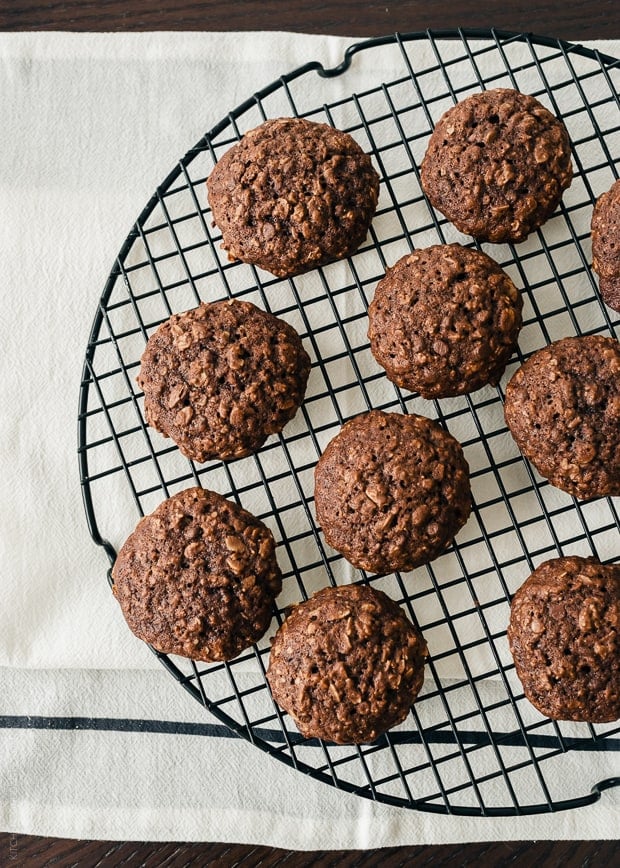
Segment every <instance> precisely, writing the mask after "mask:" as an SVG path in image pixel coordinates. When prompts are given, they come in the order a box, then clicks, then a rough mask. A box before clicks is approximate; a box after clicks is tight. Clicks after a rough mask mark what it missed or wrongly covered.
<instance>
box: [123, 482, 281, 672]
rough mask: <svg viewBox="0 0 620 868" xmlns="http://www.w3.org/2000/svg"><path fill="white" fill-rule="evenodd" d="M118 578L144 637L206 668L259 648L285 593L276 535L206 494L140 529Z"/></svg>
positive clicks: (182, 497)
mask: <svg viewBox="0 0 620 868" xmlns="http://www.w3.org/2000/svg"><path fill="white" fill-rule="evenodd" d="M112 578H113V579H114V585H113V592H114V596H115V597H116V599H117V600H118V602H119V604H120V606H121V609H122V611H123V615H124V616H125V620H126V621H127V624H128V626H129V628H130V629H131V631H132V632H133V633H134V634H135V635H136V636H138V638H140V639H143V640H144V641H145V642H149V643H150V644H151V645H152V646H153V647H154V648H155V649H156V650H157V651H161V652H162V653H165V654H179V655H181V656H182V657H189V658H192V659H194V660H203V661H206V662H210V661H216V660H231V659H233V658H234V657H236V656H237V655H238V654H240V653H241V652H242V651H244V650H245V649H246V648H248V647H249V646H250V645H252V644H253V643H254V642H257V641H258V639H260V637H261V636H262V635H263V634H264V632H265V631H266V629H267V627H268V626H269V622H270V621H271V617H272V614H273V602H274V600H275V598H276V596H277V595H278V594H279V593H280V589H281V587H282V576H281V572H280V568H279V566H278V563H277V560H276V556H275V541H274V538H273V534H272V533H271V531H270V530H269V528H268V527H266V525H264V524H263V522H261V521H260V520H259V519H258V518H256V517H255V516H253V515H252V514H251V513H249V512H247V510H245V509H242V508H241V507H240V506H238V505H237V504H236V503H233V502H231V501H229V500H227V499H226V498H224V497H222V496H221V495H220V494H216V493H215V492H213V491H208V490H206V489H203V488H199V487H195V488H189V489H186V490H185V491H181V492H179V493H177V494H175V495H173V496H172V497H170V498H168V499H167V500H165V501H164V502H163V503H161V504H160V505H159V506H158V507H157V509H155V510H154V512H152V513H151V514H150V515H147V516H145V517H144V518H142V519H141V520H140V521H139V522H138V524H137V526H136V528H135V530H134V531H133V533H132V534H130V536H129V537H128V538H127V540H126V542H125V543H124V545H123V546H122V548H121V550H120V551H119V553H118V557H117V558H116V561H115V563H114V567H113V569H112Z"/></svg>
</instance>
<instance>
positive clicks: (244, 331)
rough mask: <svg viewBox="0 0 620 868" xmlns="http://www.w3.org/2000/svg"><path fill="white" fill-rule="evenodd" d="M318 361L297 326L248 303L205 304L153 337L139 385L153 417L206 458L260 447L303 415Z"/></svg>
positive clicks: (190, 453)
mask: <svg viewBox="0 0 620 868" xmlns="http://www.w3.org/2000/svg"><path fill="white" fill-rule="evenodd" d="M309 372H310V359H309V356H308V354H307V353H306V351H305V350H304V348H303V345H302V342H301V339H300V337H299V335H298V334H297V332H296V331H295V329H294V328H293V327H292V326H291V325H289V323H287V322H285V321H284V320H282V319H280V318H278V317H275V316H273V315H272V314H270V313H267V312H266V311H263V310H261V309H260V308H258V307H256V306H255V305H253V304H251V303H250V302H247V301H239V300H235V301H219V302H210V303H204V304H201V305H200V306H199V307H197V308H195V309H194V310H190V311H186V312H185V313H181V314H175V315H173V316H172V317H171V318H170V319H168V320H167V321H166V322H165V323H162V325H161V326H159V328H158V329H157V330H156V331H155V332H154V333H153V334H152V335H151V336H150V338H149V340H148V342H147V345H146V349H145V350H144V353H143V355H142V359H141V367H140V373H139V375H138V383H139V385H140V387H141V388H142V389H143V391H144V409H145V416H146V420H147V422H148V424H149V425H151V427H153V428H155V429H156V430H157V431H159V432H160V433H162V434H163V435H164V436H165V437H170V438H171V439H172V440H174V442H175V443H176V444H177V446H178V447H179V449H180V450H181V452H182V453H183V455H185V456H186V457H187V458H190V459H193V460H194V461H198V462H204V461H207V460H209V459H215V458H220V459H222V460H228V459H233V458H241V457H242V456H244V455H249V454H250V453H252V452H255V451H256V450H258V449H259V448H260V447H261V446H262V445H263V443H264V442H265V440H266V439H267V437H268V436H269V435H270V434H275V433H278V432H279V431H281V430H282V429H283V428H284V426H285V425H286V423H287V422H289V421H290V420H291V419H292V418H293V416H294V415H295V413H296V412H297V410H298V408H299V406H300V404H301V402H302V400H303V397H304V393H305V389H306V385H307V381H308V375H309Z"/></svg>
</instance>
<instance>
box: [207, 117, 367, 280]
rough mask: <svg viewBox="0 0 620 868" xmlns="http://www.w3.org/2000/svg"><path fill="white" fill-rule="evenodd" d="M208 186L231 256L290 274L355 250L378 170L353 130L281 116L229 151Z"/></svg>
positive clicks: (363, 231) (363, 235)
mask: <svg viewBox="0 0 620 868" xmlns="http://www.w3.org/2000/svg"><path fill="white" fill-rule="evenodd" d="M207 192H208V197H209V204H210V206H211V211H212V213H213V220H214V223H215V225H216V226H218V228H219V229H220V231H221V233H222V241H223V244H222V246H223V248H224V249H225V250H226V251H227V252H228V257H229V259H231V260H235V259H240V260H242V262H248V263H250V264H252V265H258V266H259V267H260V268H263V269H265V271H269V272H271V274H275V275H276V276H277V277H291V276H292V275H295V274H301V273H302V272H304V271H308V270H309V269H311V268H315V267H317V266H319V265H323V264H325V263H327V262H331V261H332V260H335V259H342V258H343V257H345V256H349V255H350V254H352V253H354V252H355V250H357V248H358V247H359V246H360V244H361V243H362V242H363V241H364V239H365V238H366V234H367V232H368V228H369V226H370V223H371V221H372V218H373V217H374V214H375V210H376V207H377V201H378V198H379V176H378V175H377V173H376V171H375V169H374V168H373V166H372V163H371V160H370V157H369V156H368V155H367V154H366V153H364V151H363V150H362V149H361V148H360V146H359V145H358V144H357V142H356V141H355V140H354V139H353V138H352V137H351V136H350V135H349V134H348V133H344V132H341V131H340V130H336V129H334V128H333V127H331V126H328V125H327V124H321V123H315V122H313V121H308V120H304V119H303V118H277V119H275V120H268V121H265V122H264V123H263V124H261V125H260V126H259V127H257V128H256V129H254V130H250V132H247V133H246V134H245V135H244V136H243V138H242V139H241V140H240V141H239V142H238V143H237V144H236V145H233V147H232V148H230V150H228V151H227V152H226V153H225V154H224V155H223V157H222V158H221V159H220V161H219V162H218V163H217V164H216V166H215V167H214V169H213V171H212V172H211V174H210V176H209V178H208V180H207Z"/></svg>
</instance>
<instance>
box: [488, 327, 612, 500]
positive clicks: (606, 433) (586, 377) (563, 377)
mask: <svg viewBox="0 0 620 868" xmlns="http://www.w3.org/2000/svg"><path fill="white" fill-rule="evenodd" d="M504 413H505V416H506V423H507V425H508V427H509V428H510V431H511V433H512V436H513V437H514V439H515V440H516V442H517V445H518V446H519V448H520V450H521V451H522V452H523V454H524V455H525V456H526V458H528V459H529V460H530V461H531V463H532V464H533V465H534V467H535V468H536V469H537V470H538V472H539V473H540V474H541V476H544V477H545V478H546V479H548V480H549V482H551V484H552V485H555V486H556V487H557V488H561V489H562V490H563V491H566V492H568V493H569V494H572V495H574V497H578V498H582V499H586V498H592V497H603V496H606V495H610V496H618V495H620V344H618V341H616V340H615V339H614V338H607V337H603V336H602V335H586V336H583V337H568V338H562V339H561V340H558V341H555V342H554V343H552V344H549V346H547V347H544V348H543V349H541V350H538V351H537V352H535V353H534V354H533V355H532V356H530V358H529V359H528V360H527V361H526V362H525V363H524V364H523V365H522V366H521V367H520V368H519V369H518V370H517V371H516V373H515V374H514V375H513V377H512V379H511V380H510V382H509V383H508V386H507V388H506V400H505V404H504Z"/></svg>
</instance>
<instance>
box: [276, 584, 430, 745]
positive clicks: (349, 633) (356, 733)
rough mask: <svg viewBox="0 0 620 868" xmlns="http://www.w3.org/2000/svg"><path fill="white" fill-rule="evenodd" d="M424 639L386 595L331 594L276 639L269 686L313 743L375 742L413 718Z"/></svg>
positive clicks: (303, 606) (312, 603)
mask: <svg viewBox="0 0 620 868" xmlns="http://www.w3.org/2000/svg"><path fill="white" fill-rule="evenodd" d="M427 654H428V651H427V648H426V643H425V642H424V639H423V637H422V634H421V633H420V631H419V630H418V628H417V627H415V626H414V624H412V623H411V621H409V619H408V618H407V617H406V616H405V613H404V612H403V610H402V609H401V608H400V606H398V605H397V604H396V603H395V602H394V601H393V600H391V599H390V598H389V597H388V596H387V595H386V594H384V593H383V592H382V591H378V590H375V589H374V588H371V587H368V586H366V585H343V586H339V587H334V588H332V587H330V588H323V589H322V590H321V591H318V592H317V593H316V594H314V596H313V597H311V598H310V599H309V600H307V601H306V602H303V603H299V604H298V605H296V606H293V607H292V608H291V610H290V614H289V615H288V617H287V618H286V619H285V621H284V623H283V624H282V626H281V627H280V629H279V630H278V632H277V633H276V635H275V637H274V639H273V640H272V645H271V652H270V657H269V668H268V670H267V681H268V682H269V686H270V688H271V692H272V694H273V697H274V699H275V700H276V702H277V703H278V704H279V705H280V706H281V707H282V708H284V710H285V711H287V712H288V713H289V714H290V715H291V717H292V718H293V720H294V721H295V723H296V725H297V727H298V729H299V731H300V732H301V734H302V735H303V736H305V737H306V738H323V739H326V740H328V741H333V742H336V743H338V744H362V743H366V742H371V741H374V740H375V739H376V738H378V737H379V736H380V735H381V734H382V733H383V732H385V731H386V730H388V729H390V728H391V727H393V726H396V724H398V723H401V722H402V721H403V720H404V719H405V718H406V716H407V714H408V712H409V709H410V707H411V705H412V704H413V702H414V700H415V698H416V697H417V695H418V693H419V691H420V689H421V687H422V684H423V681H424V664H425V659H426V657H427Z"/></svg>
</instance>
